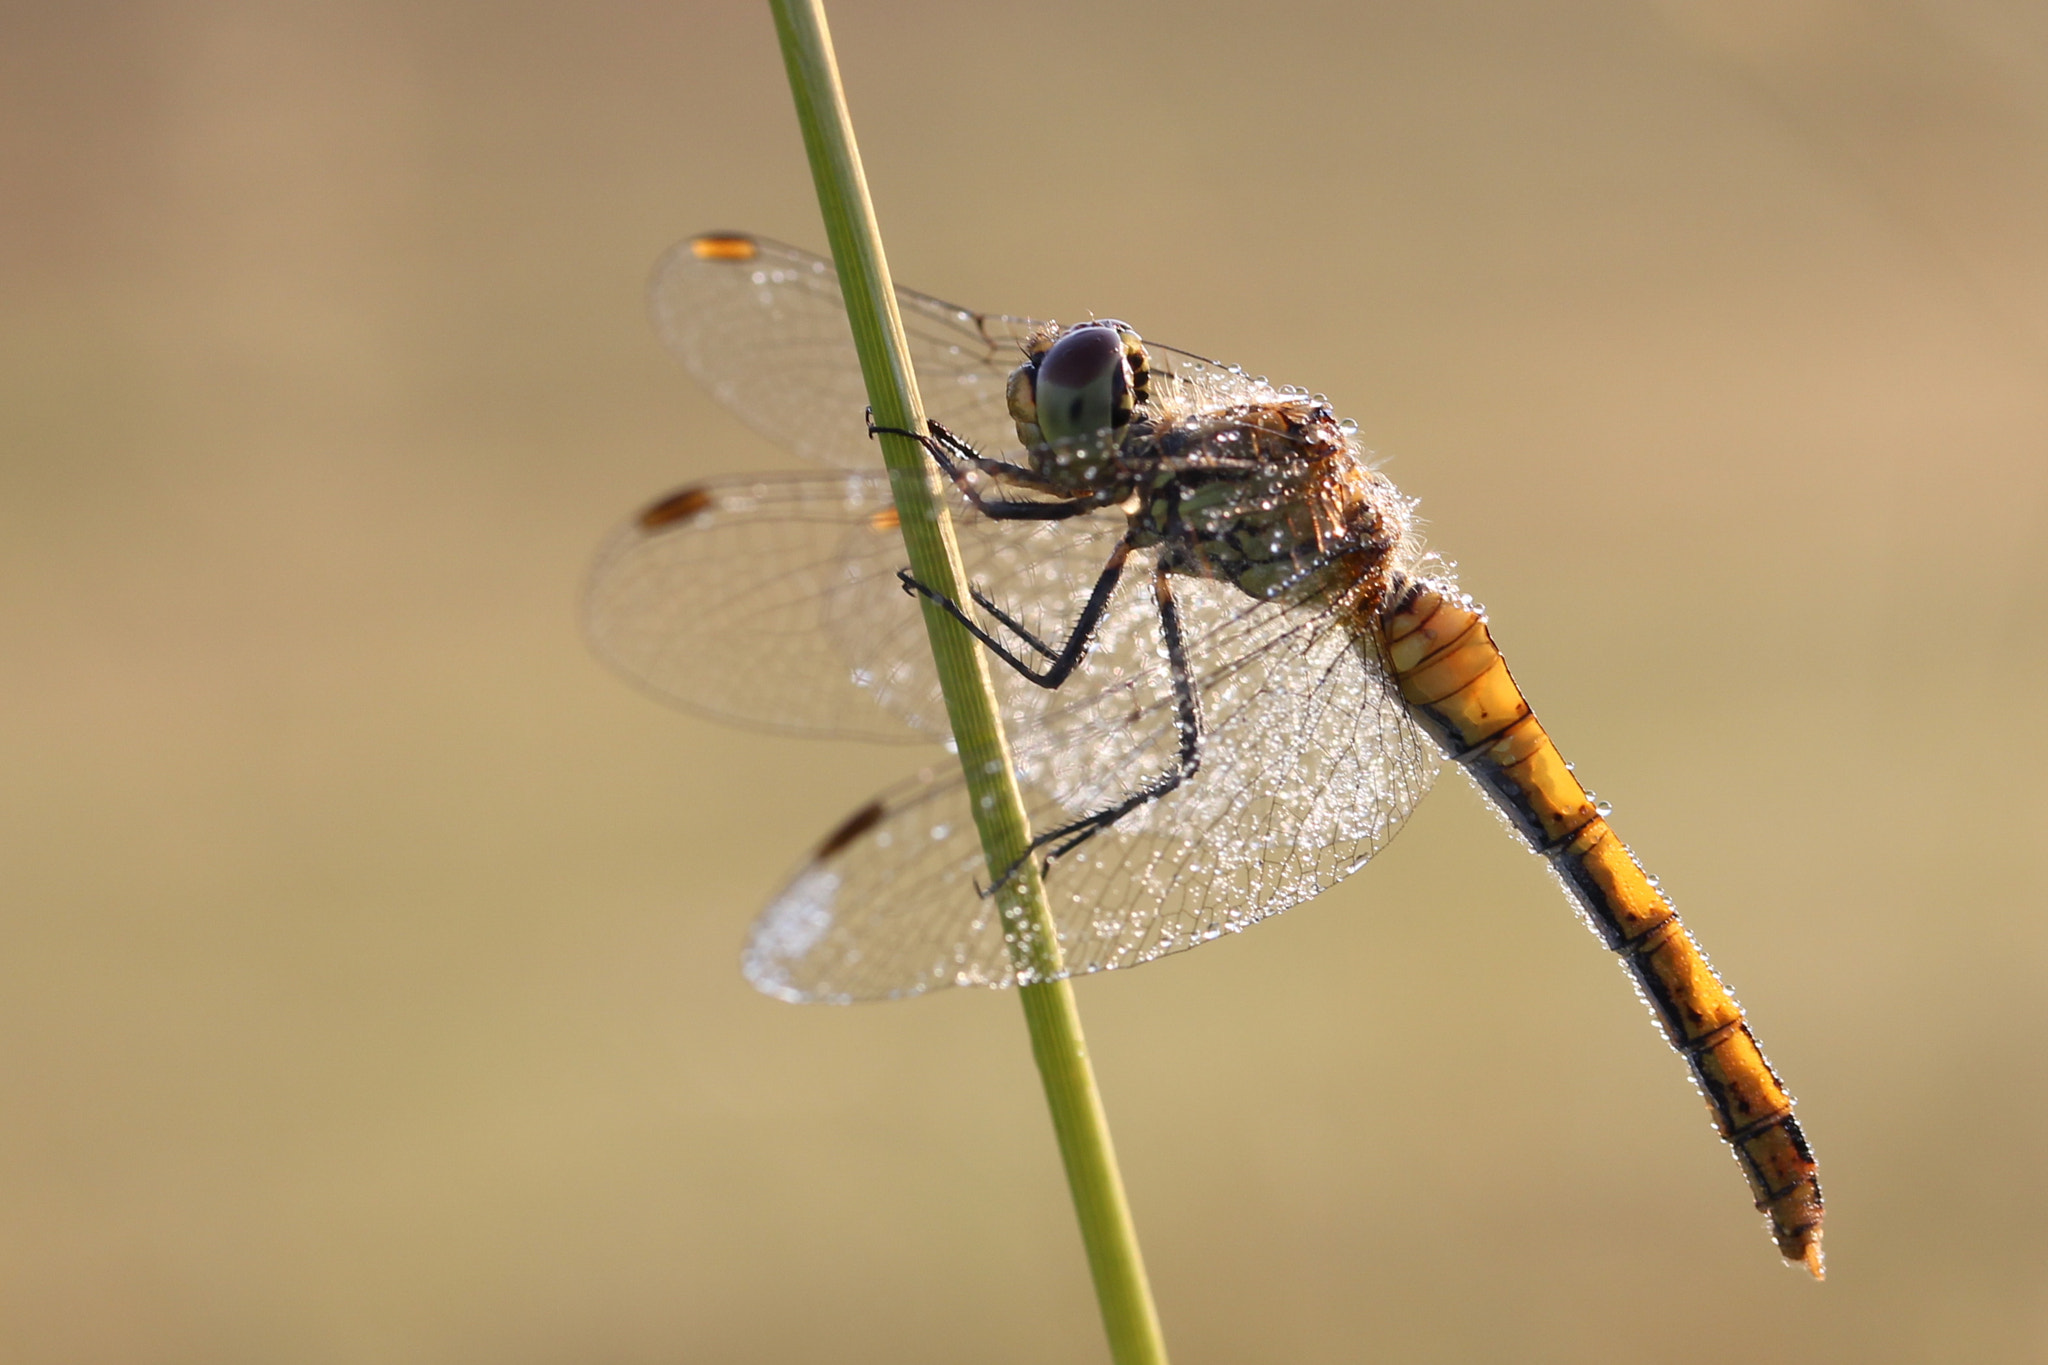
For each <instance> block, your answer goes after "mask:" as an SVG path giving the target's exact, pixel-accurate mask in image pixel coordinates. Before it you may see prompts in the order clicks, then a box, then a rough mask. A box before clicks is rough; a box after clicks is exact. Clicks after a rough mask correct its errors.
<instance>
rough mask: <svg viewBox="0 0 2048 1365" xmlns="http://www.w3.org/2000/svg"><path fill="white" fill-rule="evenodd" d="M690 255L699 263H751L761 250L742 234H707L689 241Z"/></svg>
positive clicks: (752, 240) (751, 239)
mask: <svg viewBox="0 0 2048 1365" xmlns="http://www.w3.org/2000/svg"><path fill="white" fill-rule="evenodd" d="M690 254H691V255H692V256H695V257H696V258H697V259H698V260H700V261H751V260H753V259H754V257H756V256H758V255H760V254H761V248H760V247H759V246H757V245H755V243H754V239H753V238H752V237H748V236H745V235H744V234H742V233H738V232H707V233H705V234H704V235H703V236H701V237H692V238H691V239H690Z"/></svg>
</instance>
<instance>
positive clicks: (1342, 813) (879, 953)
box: [745, 580, 1438, 1002]
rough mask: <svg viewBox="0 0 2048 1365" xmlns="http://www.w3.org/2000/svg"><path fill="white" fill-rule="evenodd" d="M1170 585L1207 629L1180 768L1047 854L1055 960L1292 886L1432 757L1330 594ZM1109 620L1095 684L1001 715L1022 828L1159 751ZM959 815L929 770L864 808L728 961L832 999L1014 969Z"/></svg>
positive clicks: (1265, 908) (1154, 764)
mask: <svg viewBox="0 0 2048 1365" xmlns="http://www.w3.org/2000/svg"><path fill="white" fill-rule="evenodd" d="M1178 594H1179V596H1180V598H1181V601H1182V613H1183V619H1184V623H1185V624H1186V625H1188V627H1189V635H1190V638H1191V639H1195V638H1200V639H1203V640H1205V641H1206V642H1207V645H1206V647H1205V648H1204V650H1203V652H1202V656H1201V660H1200V662H1199V663H1197V664H1196V672H1197V675H1198V685H1199V687H1200V691H1201V695H1202V701H1203V709H1204V712H1205V715H1206V718H1207V727H1206V730H1205V735H1204V746H1203V761H1202V766H1201V770H1200V773H1199V774H1198V776H1197V777H1196V779H1195V780H1192V781H1190V782H1188V783H1187V784H1186V785H1184V786H1183V787H1181V788H1180V789H1179V790H1177V791H1174V792H1172V793H1170V794H1169V795H1167V796H1165V797H1163V798H1162V799H1160V800H1159V801H1156V802H1154V803H1152V804H1150V805H1148V806H1145V807H1141V808H1140V809H1139V810H1137V811H1134V812H1132V813H1131V814H1130V815H1129V816H1127V817H1125V819H1123V820H1121V821H1119V822H1118V823H1117V824H1116V825H1115V826H1113V827H1111V828H1109V829H1107V830H1105V831H1103V832H1102V833H1101V834H1100V835H1098V836H1097V837H1095V838H1094V839H1092V840H1090V841H1089V842H1087V843H1086V844H1083V845H1082V846H1081V847H1080V848H1078V849H1076V850H1075V851H1073V852H1072V853H1070V854H1068V855H1067V856H1066V857H1064V858H1062V859H1060V860H1058V861H1057V862H1055V863H1054V864H1053V865H1052V867H1051V869H1050V872H1049V873H1048V875H1047V878H1046V892H1047V896H1048V898H1049V900H1050V902H1051V907H1052V911H1053V916H1054V919H1055V922H1056V925H1057V928H1058V933H1059V938H1060V948H1061V951H1062V954H1063V956H1064V959H1065V962H1066V970H1067V973H1068V974H1070V975H1071V974H1080V973H1087V972H1095V971H1108V970H1112V969H1115V968H1121V967H1128V966H1134V965H1136V964H1138V963H1141V962H1149V961H1151V960H1153V959H1154V958H1157V957H1161V956H1164V955H1166V954H1168V953H1173V952H1178V951H1181V950H1182V949H1186V948H1190V947H1193V946H1195V945H1196V944H1199V943H1203V942H1206V941H1208V940H1210V939H1214V938H1217V937H1220V936H1222V935H1224V934H1226V933H1233V932H1237V931H1239V930H1242V929H1245V928H1247V927H1249V926H1250V925H1252V924H1254V923H1257V922H1258V921H1260V920H1262V919H1265V918H1267V917H1269V916H1271V915H1274V914H1277V913H1279V912H1280V911H1282V910H1285V909H1287V908H1289V907H1290V906H1293V905H1297V904H1299V903H1300V902H1302V901H1304V900H1307V899H1308V898H1310V897H1311V896H1314V895H1316V894H1317V893H1318V892H1320V891H1322V890H1324V889H1325V888H1327V887H1329V886H1331V885H1333V884H1334V883H1335V882H1337V881H1339V880H1341V879H1342V878H1344V877H1345V876H1348V875H1349V874H1350V873H1351V872H1353V871H1355V870H1356V869H1357V868H1359V867H1361V866H1363V865H1364V863H1365V862H1366V860H1367V859H1369V858H1371V857H1372V856H1373V855H1374V854H1375V853H1377V852H1378V851H1379V850H1380V849H1381V848H1383V847H1385V845H1386V844H1387V842H1388V841H1389V840H1390V839H1391V838H1392V837H1393V835H1394V833H1395V832H1396V831H1397V830H1398V829H1399V828H1400V825H1401V823H1402V821H1403V820H1405V819H1406V818H1407V815H1408V813H1409V812H1410V811H1411V810H1412V809H1413V808H1414V806H1415V804H1416V803H1417V802H1418V801H1420V800H1421V798H1422V796H1423V794H1424V793H1425V792H1426V791H1427V790H1428V789H1429V785H1430V782H1431V781H1432V780H1433V778H1434V776H1435V773H1436V768H1437V762H1438V756H1437V752H1436V749H1435V746H1434V745H1432V744H1430V743H1429V742H1428V741H1427V739H1426V738H1425V737H1423V736H1422V735H1421V733H1420V732H1419V731H1418V730H1417V729H1416V728H1415V725H1414V722H1413V721H1412V719H1411V718H1410V717H1409V714H1408V711H1407V709H1406V707H1405V706H1404V705H1403V704H1402V703H1401V701H1400V699H1399V697H1398V695H1396V694H1395V692H1394V691H1393V689H1392V688H1391V687H1390V685H1389V684H1388V681H1387V672H1386V669H1385V667H1384V665H1383V663H1382V662H1381V660H1380V657H1379V654H1378V651H1377V648H1376V646H1375V644H1374V641H1373V638H1372V637H1371V635H1370V634H1369V633H1368V632H1364V631H1361V630H1359V629H1358V628H1357V627H1356V626H1355V625H1354V624H1352V623H1351V622H1350V620H1349V618H1348V617H1347V615H1346V614H1345V613H1343V612H1341V611H1339V612H1331V611H1329V610H1327V609H1288V608H1285V607H1281V606H1278V605H1275V604H1272V603H1251V604H1248V603H1247V602H1246V600H1245V599H1244V598H1243V596H1242V595H1241V594H1237V593H1235V592H1234V590H1231V589H1227V588H1225V587H1223V586H1221V585H1218V584H1214V583H1210V582H1207V581H1201V580H1195V581H1190V582H1187V583H1184V584H1182V585H1180V586H1179V588H1178ZM1113 619H1114V620H1115V621H1116V622H1117V623H1118V625H1119V628H1120V630H1121V632H1122V633H1121V636H1120V637H1117V636H1116V635H1115V633H1114V632H1112V638H1110V639H1108V640H1106V641H1105V642H1104V646H1103V647H1102V648H1101V649H1098V650H1097V651H1096V652H1095V653H1094V654H1093V655H1091V657H1090V660H1089V668H1090V670H1091V671H1092V672H1093V673H1094V674H1095V678H1094V681H1095V682H1096V684H1097V685H1096V687H1095V688H1094V690H1092V691H1091V692H1090V693H1089V694H1088V695H1086V696H1085V697H1084V698H1082V699H1080V700H1077V701H1073V702H1069V703H1067V704H1065V705H1064V706H1062V707H1059V708H1057V709H1050V710H1047V711H1045V712H1043V713H1041V714H1040V715H1038V716H1036V717H1034V718H1033V719H1032V720H1031V721H1030V722H1029V723H1026V724H1024V725H1020V726H1017V727H1015V728H1013V730H1012V731H1011V738H1012V742H1013V745H1014V748H1015V758H1016V764H1017V771H1018V776H1019V779H1020V782H1021V784H1022V786H1023V788H1024V790H1025V793H1026V798H1027V805H1028V808H1029V813H1030V817H1031V821H1032V825H1033V827H1034V828H1036V829H1049V828H1052V827H1054V826H1056V825H1058V824H1060V823H1063V822H1065V821H1067V820H1071V819H1073V818H1075V817H1076V816H1078V815H1081V814H1085V813H1087V812H1089V811H1092V810H1097V809H1102V808H1104V807H1105V806H1107V805H1109V804H1111V803H1113V802H1114V801H1115V800H1117V799H1118V798H1119V797H1121V796H1123V795H1124V794H1126V793H1128V792H1130V791H1133V790H1135V789H1136V788H1137V787H1139V786H1141V785H1142V784H1143V783H1144V781H1145V780H1146V779H1147V778H1149V777H1150V776H1151V775H1152V774H1154V773H1156V772H1158V771H1160V770H1161V769H1162V768H1163V767H1164V766H1165V765H1166V764H1167V763H1169V762H1170V761H1171V758H1172V755H1173V753H1174V749H1175V745H1176V735H1175V730H1174V726H1173V716H1172V709H1171V701H1170V683H1169V680H1168V679H1167V677H1166V674H1165V669H1164V667H1163V665H1161V664H1159V663H1158V662H1157V659H1156V656H1157V649H1156V638H1155V637H1154V635H1153V634H1152V633H1151V632H1150V631H1149V630H1148V629H1147V628H1145V627H1143V626H1142V625H1140V624H1139V622H1140V617H1139V616H1138V615H1137V614H1136V613H1133V612H1131V611H1128V610H1125V611H1120V612H1118V613H1115V614H1113ZM1148 659H1150V660H1151V662H1149V663H1148V662H1147V660H1148ZM1106 678H1108V679H1113V680H1114V681H1113V682H1111V683H1110V685H1107V686H1104V685H1102V683H1103V681H1104V679H1106ZM969 815H970V811H969V809H968V805H967V796H966V790H965V787H964V784H963V782H962V780H961V779H960V777H959V775H958V774H957V773H956V772H953V771H951V770H950V769H945V770H936V771H935V772H934V773H932V774H931V775H928V776H926V777H925V778H923V779H920V780H919V781H916V782H913V783H910V784H907V785H905V786H903V787H900V788H897V789H895V790H893V791H891V792H888V793H885V794H884V795H883V796H881V797H880V798H878V799H877V800H876V801H875V802H874V803H872V804H871V805H870V806H868V807H866V808H864V809H863V811H862V812H861V813H860V814H859V815H858V816H857V817H856V818H855V820H854V821H852V822H849V824H848V825H847V826H846V827H845V828H844V829H842V831H840V832H839V833H838V834H835V835H834V836H833V837H832V838H831V839H828V840H827V841H826V843H825V845H824V847H823V848H821V850H820V852H819V853H818V854H817V855H816V856H814V857H813V858H812V859H811V860H810V862H809V863H807V864H806V865H805V866H804V867H803V868H802V869H801V870H800V871H799V872H798V873H797V875H796V876H795V877H794V878H793V879H792V880H791V882H790V883H789V884H788V885H787V886H786V887H785V888H784V890H783V891H782V892H781V894H780V895H779V896H778V897H777V898H776V900H775V901H774V902H773V903H772V904H771V905H770V906H769V908H768V909H767V910H766V911H765V912H764V913H763V914H762V916H761V917H760V919H759V920H757V921H756V923H755V927H754V929H753V932H752V936H751V939H750V942H749V945H748V948H747V952H746V957H745V966H746V971H747V974H748V977H749V979H751V980H752V981H753V982H754V983H755V985H757V986H759V987H760V988H761V989H763V990H765V991H768V992H769V993H771V994H775V995H780V996H782V997H784V998H787V999H793V1000H823V1001H835V1002H837V1001H850V1000H861V999H874V998H886V997H892V996H901V995H912V994H917V993H920V992H923V991H927V990H932V989H936V988H938V987H942V986H950V985H1009V984H1015V983H1016V982H1017V980H1018V977H1017V972H1016V968H1015V965H1014V963H1013V962H1012V960H1011V956H1010V953H1009V950H1008V947H1007V945H1006V944H1005V942H1004V938H1003V926H1002V924H1001V922H1000V920H999V919H998V918H997V914H996V905H995V901H994V900H993V899H991V898H986V897H983V896H982V895H981V894H980V892H979V890H978V889H977V881H979V882H980V883H981V884H984V885H985V884H986V882H987V869H986V868H985V866H984V865H983V861H982V853H981V848H980V844H979V840H978V836H977V834H976V832H975V829H974V827H973V823H972V821H971V819H970V818H969Z"/></svg>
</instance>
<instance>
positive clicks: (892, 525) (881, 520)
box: [868, 507, 903, 531]
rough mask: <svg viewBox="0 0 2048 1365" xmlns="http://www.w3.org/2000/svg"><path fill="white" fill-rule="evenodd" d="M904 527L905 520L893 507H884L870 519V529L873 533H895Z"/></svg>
mask: <svg viewBox="0 0 2048 1365" xmlns="http://www.w3.org/2000/svg"><path fill="white" fill-rule="evenodd" d="M902 525H903V518H902V517H901V516H900V515H899V514H898V513H897V511H896V509H895V508H893V507H884V508H883V509H882V510H881V511H879V512H877V513H875V514H874V515H873V516H871V517H869V518H868V529H869V530H871V531H894V530H897V529H899V528H900V527H901V526H902Z"/></svg>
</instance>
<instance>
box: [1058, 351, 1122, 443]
mask: <svg viewBox="0 0 2048 1365" xmlns="http://www.w3.org/2000/svg"><path fill="white" fill-rule="evenodd" d="M1036 387H1037V393H1036V398H1037V409H1038V412H1037V416H1038V426H1039V429H1040V430H1042V431H1043V432H1044V433H1045V439H1046V440H1048V441H1071V440H1075V439H1078V438H1081V437H1086V436H1093V435H1095V434H1096V433H1097V432H1101V431H1105V430H1107V431H1113V432H1118V433H1120V432H1121V430H1122V428H1123V427H1125V426H1126V425H1128V424H1129V422H1130V420H1131V375H1130V368H1129V365H1128V364H1127V362H1126V360H1125V358H1124V345H1123V338H1122V337H1121V336H1120V335H1119V334H1118V332H1117V330H1116V328H1114V327H1100V326H1082V327H1076V328H1075V329H1074V330H1072V331H1071V332H1068V333H1066V334H1065V335H1064V336H1062V337H1061V338H1060V339H1059V340H1058V341H1055V342H1054V343H1053V344H1052V349H1051V350H1049V351H1047V352H1046V353H1045V358H1044V359H1043V360H1041V361H1039V362H1038V383H1037V386H1036Z"/></svg>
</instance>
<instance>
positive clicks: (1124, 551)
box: [896, 535, 1131, 688]
mask: <svg viewBox="0 0 2048 1365" xmlns="http://www.w3.org/2000/svg"><path fill="white" fill-rule="evenodd" d="M1130 556H1131V538H1130V536H1129V535H1126V536H1124V537H1123V539H1121V540H1119V541H1117V543H1116V548H1115V549H1114V550H1111V551H1110V552H1109V562H1108V563H1107V564H1104V565H1103V566H1102V572H1101V574H1100V575H1098V576H1097V577H1096V580H1095V587H1094V588H1093V589H1092V590H1091V591H1090V592H1089V594H1088V602H1087V604H1086V605H1085V606H1083V607H1082V608H1081V614H1080V616H1079V617H1077V618H1076V619H1075V621H1074V628H1073V630H1072V631H1071V632H1069V634H1068V635H1067V642H1066V643H1065V644H1064V645H1062V646H1060V648H1059V649H1058V650H1054V649H1052V648H1051V647H1049V646H1048V645H1046V644H1045V642H1044V641H1042V640H1040V639H1039V638H1038V637H1037V636H1036V635H1033V634H1032V633H1031V632H1029V631H1027V630H1025V629H1024V628H1023V627H1022V626H1020V625H1018V624H1017V622H1015V621H1013V620H1012V619H1010V617H1009V616H1008V615H1006V614H1005V613H1003V612H1000V611H996V610H995V608H994V607H993V606H991V605H990V603H989V601H988V599H987V598H986V597H984V596H983V595H982V594H981V593H980V592H978V591H977V592H976V593H975V594H974V599H975V601H977V602H979V603H980V604H981V605H982V606H984V607H987V608H988V609H989V611H990V612H991V613H992V614H993V615H994V616H995V618H996V619H997V620H998V621H1000V622H1001V623H1002V624H1003V625H1005V626H1007V627H1009V628H1010V629H1011V630H1013V631H1015V632H1016V633H1017V635H1018V636H1019V637H1021V638H1022V639H1023V640H1024V642H1025V643H1026V644H1027V645H1029V646H1031V647H1032V648H1033V649H1036V650H1037V651H1038V652H1039V653H1041V654H1043V655H1045V656H1046V657H1047V658H1049V659H1051V660H1052V663H1051V666H1050V667H1048V668H1047V669H1046V670H1045V671H1044V672H1043V673H1040V672H1038V671H1037V670H1035V669H1033V668H1032V666H1031V665H1030V664H1028V663H1026V662H1025V661H1024V660H1023V659H1020V658H1019V657H1017V655H1016V654H1014V653H1012V652H1011V650H1010V648H1009V646H1007V645H1005V644H1003V643H1002V642H1001V641H1000V640H998V639H996V638H995V637H994V636H993V635H990V634H989V633H988V632H987V631H986V630H983V629H982V628H981V624H980V623H979V622H977V621H976V620H974V618H972V617H971V616H969V615H968V614H967V613H966V612H964V611H962V610H961V609H960V604H959V603H957V602H955V601H954V600H953V599H952V598H950V597H947V596H946V595H945V594H944V593H940V592H934V591H933V590H932V589H930V588H928V587H926V586H925V585H924V584H922V583H920V582H918V581H917V580H916V579H915V578H913V577H911V575H910V570H908V569H903V570H900V571H899V572H898V573H897V575H896V577H897V579H898V581H900V582H901V583H902V584H903V590H904V591H905V592H910V593H917V594H920V595H921V596H923V597H924V598H925V599H926V600H927V601H929V602H931V603H932V604H933V605H934V606H936V607H938V608H939V609H940V610H941V611H943V612H945V613H946V614H947V615H948V616H950V617H952V618H953V619H954V620H955V621H958V622H959V623H960V624H961V625H963V626H965V627H966V628H967V632H968V634H970V635H972V636H973V637H974V638H975V639H977V640H979V641H981V643H982V644H984V645H986V646H987V647H988V649H989V651H990V652H991V653H992V654H994V655H995V656H996V657H997V658H998V659H1001V660H1002V661H1003V662H1004V663H1006V664H1008V665H1009V666H1010V667H1011V668H1012V669H1015V670H1016V672H1017V673H1018V674H1019V675H1020V676H1022V677H1024V678H1025V679H1027V680H1029V681H1031V682H1033V683H1036V684H1037V685H1038V686H1040V687H1044V688H1057V687H1058V686H1060V685H1061V684H1062V683H1064V682H1065V681H1066V680H1067V679H1068V678H1069V677H1070V676H1072V674H1073V672H1074V669H1075V668H1077V667H1078V666H1079V665H1080V662H1081V659H1082V656H1083V655H1085V654H1086V653H1087V652H1088V642H1089V640H1090V639H1092V638H1093V637H1094V635H1095V628H1096V627H1097V626H1099V625H1101V624H1102V614H1103V613H1104V612H1105V611H1107V610H1108V609H1109V599H1110V598H1111V596H1113V595H1114V594H1115V592H1116V585H1117V582H1118V580H1119V579H1121V578H1122V577H1123V572H1124V561H1125V560H1127V559H1129V558H1130Z"/></svg>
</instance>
